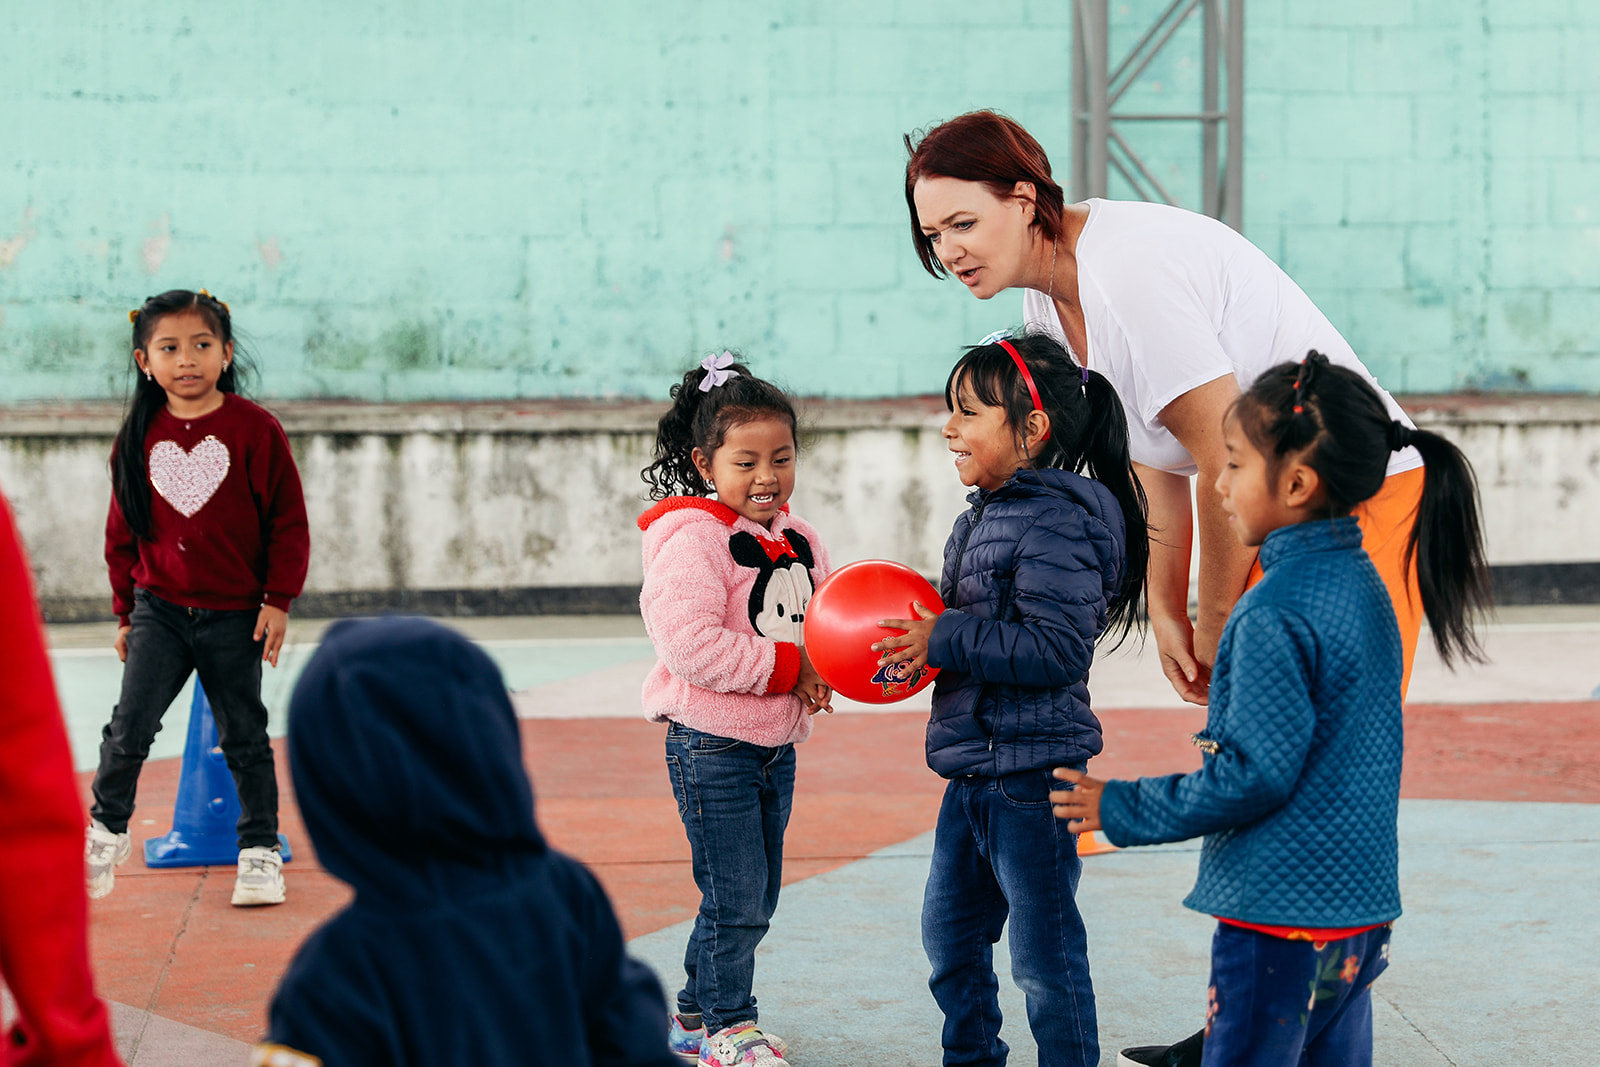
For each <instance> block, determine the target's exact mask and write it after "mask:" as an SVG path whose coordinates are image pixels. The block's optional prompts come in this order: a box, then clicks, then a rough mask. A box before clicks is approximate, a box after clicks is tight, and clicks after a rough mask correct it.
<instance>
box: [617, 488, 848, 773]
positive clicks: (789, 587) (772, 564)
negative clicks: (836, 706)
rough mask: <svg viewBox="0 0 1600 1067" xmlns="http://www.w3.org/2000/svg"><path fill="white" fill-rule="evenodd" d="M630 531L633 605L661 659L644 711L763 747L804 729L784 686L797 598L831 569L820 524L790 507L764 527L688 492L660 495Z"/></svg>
mask: <svg viewBox="0 0 1600 1067" xmlns="http://www.w3.org/2000/svg"><path fill="white" fill-rule="evenodd" d="M639 528H640V529H641V530H643V531H644V572H645V583H644V590H643V593H642V594H641V596H640V607H641V609H642V612H643V615H644V618H645V624H646V628H647V629H648V630H649V633H650V637H651V640H652V641H654V642H655V646H656V653H657V656H658V659H657V662H656V665H655V667H654V668H653V669H652V670H651V672H650V676H649V677H648V678H647V679H646V680H645V684H644V692H643V697H644V709H645V713H646V714H647V715H648V716H649V718H650V720H651V721H652V722H666V721H668V720H671V721H673V722H677V723H680V724H682V725H684V726H687V727H689V728H690V729H692V730H699V731H701V732H703V733H709V734H717V735H720V736H722V737H734V738H738V739H739V740H741V741H747V742H749V743H750V744H753V745H762V746H768V747H770V746H773V745H782V744H788V743H792V742H798V741H804V740H805V739H806V738H807V737H810V736H811V716H810V715H808V714H806V710H805V706H804V704H803V703H802V701H801V699H800V697H799V696H798V695H796V694H795V693H794V692H792V690H793V689H794V686H795V681H796V679H798V678H799V675H800V646H801V644H802V643H803V635H802V628H803V625H804V622H805V611H806V605H807V604H809V603H810V601H811V593H812V591H813V590H814V589H815V588H816V586H817V585H818V584H819V583H820V582H821V581H822V579H823V578H824V577H825V576H826V575H827V573H828V570H829V567H828V554H827V549H826V548H824V547H823V544H822V538H821V537H820V536H819V535H818V534H817V531H816V530H815V529H813V528H812V527H811V525H810V524H809V523H807V522H805V521H804V520H802V519H799V518H797V517H795V516H794V515H791V514H789V512H788V509H787V508H785V509H784V510H783V511H780V512H779V513H778V515H777V516H776V517H775V518H774V519H773V520H772V526H771V528H770V529H768V528H765V527H762V526H761V525H759V524H758V523H755V522H752V521H751V520H750V519H747V518H744V517H743V516H741V515H739V514H737V513H736V512H734V511H733V510H732V509H731V508H729V507H727V506H726V505H725V504H721V503H719V502H717V501H715V500H710V499H707V498H705V497H695V496H673V497H668V498H667V499H665V500H662V501H660V502H659V503H657V504H656V505H655V506H654V507H652V508H651V509H650V510H649V511H646V512H645V513H644V514H643V515H641V516H639Z"/></svg>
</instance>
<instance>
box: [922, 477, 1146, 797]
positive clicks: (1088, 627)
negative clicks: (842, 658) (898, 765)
mask: <svg viewBox="0 0 1600 1067" xmlns="http://www.w3.org/2000/svg"><path fill="white" fill-rule="evenodd" d="M968 500H970V501H971V503H972V507H971V508H969V509H968V510H967V511H965V512H963V513H962V514H961V517H960V518H958V519H956V525H955V529H954V530H953V531H951V534H950V540H949V541H948V542H947V543H946V544H945V549H944V574H943V577H942V579H941V580H940V583H939V595H940V596H941V597H943V598H944V603H945V608H946V610H945V612H944V613H943V614H942V615H940V616H939V620H938V622H936V623H935V624H934V627H933V635H932V638H931V640H930V642H929V645H928V662H929V663H931V664H932V665H933V666H935V667H938V668H939V671H940V673H939V677H938V679H937V680H936V681H935V683H934V690H933V715H932V717H931V718H930V719H929V720H928V766H929V767H931V768H933V769H934V770H935V771H937V772H938V773H939V774H941V775H943V776H944V777H946V778H955V777H957V776H959V775H981V776H984V777H989V778H993V777H998V776H1000V775H1004V774H1014V773H1016V772H1018V771H1032V770H1039V769H1042V768H1045V767H1056V766H1061V765H1063V764H1082V763H1083V762H1084V761H1085V760H1087V759H1088V758H1089V757H1090V756H1093V755H1095V754H1096V753H1098V752H1099V751H1100V748H1101V742H1100V721H1099V720H1098V719H1096V718H1095V717H1094V713H1093V712H1092V711H1090V710H1089V688H1088V679H1089V661H1090V660H1091V659H1092V658H1093V656H1094V641H1095V638H1096V637H1098V636H1099V635H1100V632H1101V631H1102V630H1104V629H1105V626H1106V604H1107V603H1108V602H1109V601H1110V600H1111V598H1112V597H1114V596H1115V595H1116V592H1117V589H1118V588H1119V587H1120V585H1121V583H1122V573H1123V567H1124V565H1125V563H1126V553H1125V546H1126V532H1125V530H1124V527H1123V522H1122V509H1121V508H1120V507H1119V506H1118V505H1117V501H1116V498H1115V497H1113V496H1112V495H1111V493H1110V491H1108V490H1107V489H1106V488H1105V486H1103V485H1101V484H1100V483H1098V482H1095V481H1092V480H1090V479H1088V478H1084V477H1082V476H1080V475H1077V474H1072V473H1070V472H1068V471H1060V470H1037V471H1036V470H1026V469H1024V470H1020V471H1018V472H1017V473H1016V474H1014V475H1012V476H1011V478H1010V480H1008V481H1007V482H1006V483H1005V484H1004V485H1002V486H1001V487H1000V488H998V489H996V490H994V491H993V492H987V491H985V490H982V489H979V490H976V491H974V492H973V493H972V495H971V496H969V497H968Z"/></svg>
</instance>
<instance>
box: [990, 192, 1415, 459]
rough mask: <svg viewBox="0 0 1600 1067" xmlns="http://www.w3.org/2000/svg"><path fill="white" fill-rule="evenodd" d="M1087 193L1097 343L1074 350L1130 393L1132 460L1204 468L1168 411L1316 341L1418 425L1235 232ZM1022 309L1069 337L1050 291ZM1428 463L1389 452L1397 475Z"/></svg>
mask: <svg viewBox="0 0 1600 1067" xmlns="http://www.w3.org/2000/svg"><path fill="white" fill-rule="evenodd" d="M1087 203H1088V206H1089V219H1088V221H1087V222H1086V223H1084V227H1083V232H1082V234H1080V235H1079V237H1078V249H1077V256H1078V298H1079V300H1080V301H1081V302H1082V305H1083V319H1084V325H1085V327H1086V332H1087V334H1088V338H1089V351H1088V352H1087V353H1076V352H1074V353H1073V355H1075V356H1077V357H1078V358H1079V359H1080V360H1082V361H1083V362H1084V363H1085V364H1086V365H1087V366H1089V367H1091V368H1093V369H1094V370H1096V371H1098V372H1099V373H1101V374H1103V375H1104V376H1105V377H1106V378H1108V379H1109V380H1110V381H1111V384H1112V385H1113V386H1115V387H1116V390H1117V393H1118V395H1120V396H1121V397H1122V403H1123V406H1124V408H1125V409H1126V410H1127V414H1128V432H1129V437H1130V444H1131V446H1132V452H1133V458H1134V459H1135V460H1137V461H1138V462H1140V463H1143V464H1145V465H1147V466H1150V467H1155V468H1158V469H1160V470H1165V471H1170V472H1172V473H1173V474H1194V473H1196V471H1197V469H1198V468H1197V467H1196V466H1195V462H1194V458H1193V457H1192V456H1190V455H1189V453H1188V451H1187V450H1186V449H1185V448H1184V447H1183V445H1181V444H1179V443H1178V439H1177V438H1175V437H1173V436H1172V434H1171V432H1170V431H1168V430H1167V428H1166V427H1165V426H1163V425H1162V424H1161V410H1162V409H1163V408H1165V407H1166V406H1167V405H1168V404H1170V403H1172V401H1174V400H1176V399H1177V398H1178V397H1180V396H1182V395H1183V394H1184V393H1187V392H1188V391H1189V390H1191V389H1194V388H1196V387H1198V386H1201V385H1204V384H1206V383H1207V382H1211V381H1215V380H1216V379H1218V378H1220V377H1222V376H1223V375H1224V374H1232V375H1233V376H1234V378H1235V379H1237V380H1238V382H1239V388H1240V389H1241V390H1243V389H1248V388H1249V387H1250V385H1251V383H1252V382H1254V381H1255V380H1256V378H1258V377H1259V376H1260V375H1261V373H1262V372H1263V371H1265V370H1266V369H1267V368H1269V367H1272V366H1274V365H1276V364H1278V363H1284V362H1298V361H1300V360H1302V359H1304V358H1305V356H1306V352H1308V351H1309V350H1311V349H1316V350H1317V351H1318V352H1321V353H1323V354H1324V355H1326V356H1327V357H1328V359H1329V360H1331V361H1332V362H1334V363H1337V364H1340V365H1341V366H1346V367H1350V368H1352V369H1354V370H1357V371H1359V372H1361V374H1363V375H1365V376H1366V378H1367V380H1368V381H1370V382H1372V384H1373V386H1374V387H1376V388H1377V389H1378V392H1379V393H1380V394H1382V396H1383V402H1384V404H1385V405H1386V406H1387V407H1388V409H1389V414H1390V415H1391V416H1392V417H1393V418H1396V419H1399V420H1400V421H1401V422H1403V423H1405V425H1406V426H1408V427H1409V426H1414V425H1415V424H1414V423H1412V421H1411V420H1410V419H1409V418H1408V417H1407V416H1406V413H1405V412H1404V411H1401V410H1400V406H1399V405H1398V404H1396V403H1395V402H1394V398H1393V397H1391V396H1390V395H1389V394H1388V393H1387V392H1385V391H1384V389H1383V388H1382V387H1381V386H1379V385H1378V382H1377V379H1375V378H1373V376H1372V372H1371V371H1369V370H1367V368H1366V367H1365V366H1364V365H1363V364H1362V362H1361V361H1360V360H1359V359H1357V358H1356V354H1355V352H1354V351H1353V350H1352V349H1351V348H1350V345H1349V344H1348V343H1347V342H1346V341H1345V339H1344V338H1343V337H1341V336H1339V331H1338V330H1336V329H1334V328H1333V324H1332V323H1330V322H1329V321H1328V320H1327V317H1326V316H1324V315H1323V314H1322V312H1320V311H1318V310H1317V307H1316V305H1315V304H1313V303H1312V302H1311V298H1310V297H1308V296H1306V294H1305V293H1304V292H1302V291H1301V289H1300V287H1299V286H1298V285H1296V284H1295V283H1294V282H1293V280H1291V279H1290V277H1289V276H1288V275H1287V274H1285V273H1284V272H1283V271H1282V270H1281V269H1279V267H1278V265H1277V264H1276V263H1274V262H1272V260H1270V259H1268V258H1267V256H1266V253H1264V252H1262V251H1261V250H1260V249H1259V248H1257V247H1256V246H1255V245H1253V244H1251V243H1250V242H1249V241H1247V240H1245V239H1244V237H1243V236H1241V235H1240V234H1239V233H1237V232H1235V231H1234V230H1232V229H1230V228H1229V227H1227V226H1225V225H1223V224H1222V223H1221V222H1218V221H1217V220H1216V219H1213V218H1210V217H1208V216H1206V215H1197V214H1195V213H1194V212H1192V211H1185V210H1183V209H1182V208H1175V207H1169V206H1167V205H1166V204H1150V203H1145V202H1142V201H1130V200H1098V199H1096V200H1089V201H1087ZM1022 313H1023V319H1024V321H1025V322H1026V324H1027V328H1028V329H1029V330H1036V331H1040V332H1043V333H1047V334H1049V335H1050V336H1052V337H1054V338H1055V339H1056V340H1058V341H1060V342H1061V343H1062V344H1063V345H1066V344H1067V338H1066V332H1065V331H1064V330H1063V329H1062V328H1061V319H1060V317H1059V316H1058V315H1057V313H1056V307H1055V302H1054V301H1053V300H1051V299H1050V298H1049V297H1047V296H1045V295H1044V294H1043V293H1041V292H1038V291H1037V290H1033V289H1029V290H1027V291H1025V292H1024V294H1023V297H1022ZM1068 347H1069V348H1070V346H1068ZM1421 465H1422V457H1421V455H1419V454H1418V453H1417V450H1416V449H1415V448H1407V449H1404V450H1402V451H1400V452H1397V453H1395V454H1394V456H1392V457H1391V458H1390V460H1389V473H1390V474H1397V473H1399V472H1400V471H1406V470H1411V469H1412V468H1414V467H1420V466H1421Z"/></svg>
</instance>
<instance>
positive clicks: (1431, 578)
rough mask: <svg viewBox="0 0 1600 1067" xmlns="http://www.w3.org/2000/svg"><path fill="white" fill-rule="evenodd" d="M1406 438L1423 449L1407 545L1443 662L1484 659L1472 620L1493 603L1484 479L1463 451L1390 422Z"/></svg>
mask: <svg viewBox="0 0 1600 1067" xmlns="http://www.w3.org/2000/svg"><path fill="white" fill-rule="evenodd" d="M1391 425H1392V426H1393V427H1398V429H1399V431H1400V432H1399V433H1391V437H1392V438H1395V439H1398V440H1400V441H1403V442H1404V443H1403V444H1398V445H1396V446H1395V447H1397V448H1403V447H1405V445H1406V444H1409V445H1412V446H1414V447H1415V448H1416V450H1417V451H1418V452H1420V453H1422V462H1423V465H1424V470H1423V480H1422V501H1421V503H1420V504H1419V505H1418V506H1417V521H1416V523H1415V524H1414V525H1413V526H1412V527H1411V537H1410V538H1409V539H1408V540H1407V542H1406V557H1405V558H1406V566H1407V567H1410V566H1411V564H1412V562H1413V561H1415V563H1416V567H1417V585H1418V587H1419V588H1420V589H1421V591H1422V610H1423V612H1424V613H1425V614H1426V615H1427V616H1428V629H1429V630H1430V631H1432V633H1433V644H1434V647H1435V648H1437V649H1438V650H1439V658H1440V659H1442V660H1443V661H1444V663H1445V666H1447V667H1451V666H1454V663H1455V660H1456V658H1457V657H1460V658H1461V659H1465V660H1468V661H1470V662H1473V663H1482V662H1483V660H1484V654H1483V646H1482V645H1481V644H1479V642H1478V637H1477V635H1476V634H1475V633H1474V632H1473V628H1472V624H1473V623H1474V622H1475V621H1476V620H1477V619H1479V618H1481V617H1482V616H1483V615H1484V614H1485V613H1486V612H1487V611H1488V609H1489V606H1490V605H1491V604H1492V603H1493V595H1492V593H1491V591H1490V587H1489V568H1488V566H1487V564H1486V563H1485V561H1484V556H1483V527H1482V520H1481V517H1480V514H1479V506H1478V480H1477V478H1476V477H1475V476H1474V475H1473V473H1472V465H1471V464H1470V463H1468V462H1467V457H1466V456H1464V455H1463V454H1462V452H1461V450H1460V449H1459V448H1457V447H1456V446H1455V445H1454V444H1453V443H1451V442H1450V441H1448V440H1446V439H1445V438H1443V437H1441V436H1439V435H1438V434H1436V433H1431V432H1429V431H1427V430H1412V429H1410V428H1409V427H1407V426H1406V425H1405V424H1404V423H1400V422H1395V423H1393V424H1391Z"/></svg>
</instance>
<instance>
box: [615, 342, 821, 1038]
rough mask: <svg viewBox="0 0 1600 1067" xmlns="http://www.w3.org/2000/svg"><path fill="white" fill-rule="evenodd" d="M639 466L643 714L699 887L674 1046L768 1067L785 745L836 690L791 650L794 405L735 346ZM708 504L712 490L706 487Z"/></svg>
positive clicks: (814, 554)
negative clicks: (758, 968)
mask: <svg viewBox="0 0 1600 1067" xmlns="http://www.w3.org/2000/svg"><path fill="white" fill-rule="evenodd" d="M672 398H673V405H672V409H671V410H670V411H668V412H667V413H666V414H665V415H663V416H662V417H661V422H660V424H659V425H658V427H657V431H656V450H655V462H653V463H652V464H650V466H649V467H647V468H646V469H645V471H644V475H643V477H644V480H645V481H646V482H647V483H648V484H649V486H650V497H651V499H652V500H655V501H657V503H656V504H655V506H654V507H652V508H651V509H650V510H649V511H646V512H645V513H644V514H643V515H641V516H639V528H640V529H641V530H643V531H644V590H643V592H642V593H641V594H640V597H639V607H640V610H641V611H642V612H643V614H644V623H645V629H646V630H648V631H649V633H650V638H651V640H652V641H654V642H655V646H656V654H657V655H658V656H659V657H660V660H659V662H658V663H657V664H656V666H655V669H654V670H652V671H651V672H650V677H649V678H647V679H646V680H645V683H644V710H645V714H646V715H648V716H649V717H650V719H651V720H652V721H654V722H665V723H667V743H666V745H667V772H668V774H669V775H670V777H671V779H672V792H673V795H674V796H676V797H677V800H678V814H679V815H680V816H681V817H682V819H683V828H684V832H685V833H686V834H688V837H689V849H690V852H691V854H692V855H693V857H694V880H695V884H696V885H698V886H699V887H700V894H701V897H700V911H699V914H698V915H696V916H695V923H694V930H693V931H692V932H691V933H690V935H689V947H688V950H687V951H686V952H685V953H684V960H683V968H684V971H685V973H686V974H687V976H688V980H687V982H686V983H685V984H684V987H683V989H682V990H681V991H680V992H679V993H678V1008H677V1012H676V1014H674V1015H673V1017H672V1024H671V1031H670V1034H669V1040H670V1041H671V1043H672V1047H673V1050H674V1051H675V1052H678V1053H679V1054H680V1055H682V1056H683V1057H684V1058H685V1059H686V1060H689V1061H691V1062H695V1061H698V1062H699V1063H701V1064H706V1065H711V1067H725V1065H731V1064H769V1065H770V1064H778V1063H782V1062H784V1060H783V1042H782V1041H780V1040H779V1039H778V1038H776V1037H774V1036H773V1035H771V1034H766V1033H763V1032H762V1031H761V1029H760V1028H759V1027H758V1026H757V1025H756V1024H757V1014H756V998H755V997H754V996H752V995H751V986H752V984H753V981H754V978H755V951H756V945H757V944H758V943H760V941H761V938H762V936H763V935H765V934H766V932H767V926H768V924H769V922H770V921H771V919H772V913H773V911H774V910H775V909H776V908H777V906H778V886H779V881H780V876H781V875H782V872H783V831H784V828H785V827H786V826H787V825H788V823H789V805H790V801H791V800H792V798H793V796H794V765H795V760H794V746H795V742H797V741H804V740H805V739H806V738H807V737H808V736H810V734H811V715H813V714H815V713H816V712H817V711H819V710H822V709H826V710H830V711H831V710H832V709H831V708H830V707H829V706H828V702H829V700H830V698H831V696H832V694H831V693H830V692H829V690H828V687H827V686H826V685H825V684H824V683H823V681H822V678H821V676H820V675H818V674H817V672H816V670H815V669H814V668H813V667H812V666H811V661H810V660H809V659H808V658H807V657H806V654H805V650H804V648H802V647H801V646H802V633H801V624H802V622H803V621H804V619H805V610H806V604H807V603H808V602H809V601H810V600H811V591H812V589H814V588H815V587H816V584H817V583H818V582H820V581H822V579H823V577H824V576H826V574H827V573H828V553H827V550H826V549H825V548H823V546H822V539H821V538H819V537H818V536H817V532H816V531H815V530H814V529H812V528H811V526H810V525H808V524H807V523H804V522H801V521H800V520H799V519H797V518H795V517H794V516H793V515H790V514H789V508H788V500H789V496H790V494H791V493H793V492H794V468H795V439H796V432H795V414H794V405H793V404H792V403H791V401H790V399H789V397H788V396H787V395H786V394H785V393H784V392H783V390H781V389H779V388H778V387H777V386H774V385H772V384H770V383H768V382H764V381H762V380H761V379H760V378H757V377H755V376H754V375H752V374H751V373H750V371H749V369H748V368H747V367H745V366H744V365H743V364H742V363H738V362H735V360H734V357H733V355H732V354H731V353H728V352H723V353H722V354H721V355H720V356H707V357H706V359H705V360H704V361H703V362H702V363H701V364H700V366H698V367H696V368H695V369H693V370H691V371H690V372H689V373H688V374H685V375H684V377H683V381H682V382H681V383H679V384H678V385H675V386H673V389H672ZM712 493H715V494H716V498H715V499H712V498H711V494H712Z"/></svg>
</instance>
